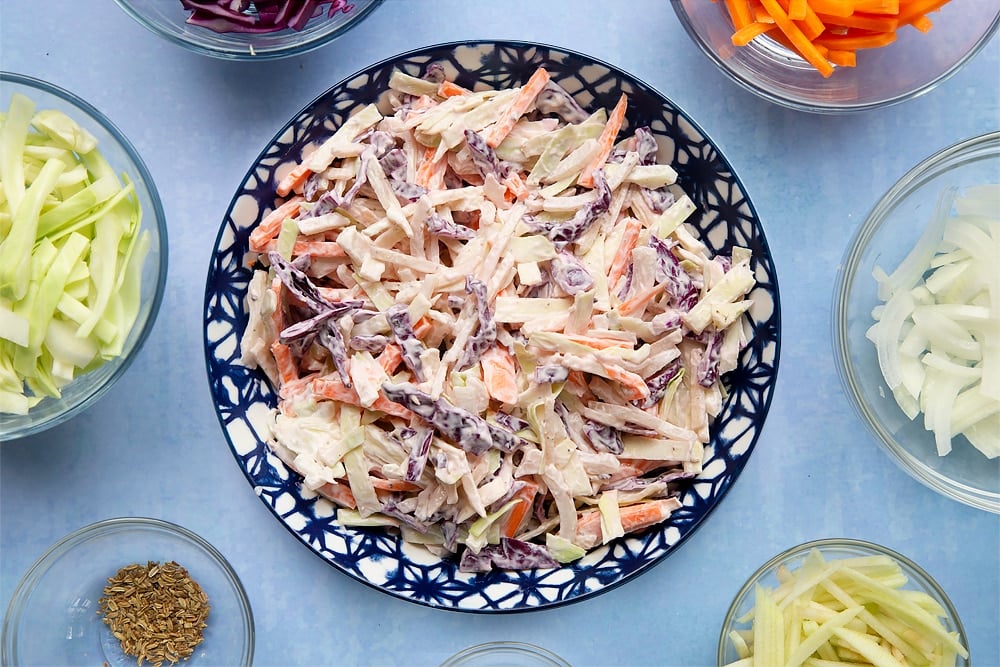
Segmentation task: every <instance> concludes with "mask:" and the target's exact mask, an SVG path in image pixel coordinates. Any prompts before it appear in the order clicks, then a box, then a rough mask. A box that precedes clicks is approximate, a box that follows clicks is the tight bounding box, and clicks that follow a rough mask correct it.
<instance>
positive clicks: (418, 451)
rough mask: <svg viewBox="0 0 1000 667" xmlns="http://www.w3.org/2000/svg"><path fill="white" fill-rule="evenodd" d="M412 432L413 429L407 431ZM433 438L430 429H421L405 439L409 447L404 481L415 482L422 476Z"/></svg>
mask: <svg viewBox="0 0 1000 667" xmlns="http://www.w3.org/2000/svg"><path fill="white" fill-rule="evenodd" d="M409 430H411V431H412V430H413V429H409ZM433 438H434V431H433V430H432V429H429V428H427V429H422V430H421V431H413V435H410V436H409V437H407V438H406V442H407V444H408V445H409V446H410V456H409V458H408V459H407V461H406V480H407V481H408V482H415V481H417V480H418V479H420V476H421V475H422V474H424V467H425V466H426V465H427V455H428V453H430V451H431V440H432V439H433Z"/></svg>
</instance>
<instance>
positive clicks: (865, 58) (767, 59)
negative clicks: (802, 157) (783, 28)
mask: <svg viewBox="0 0 1000 667" xmlns="http://www.w3.org/2000/svg"><path fill="white" fill-rule="evenodd" d="M671 1H672V4H673V6H674V11H675V12H676V13H677V17H678V18H679V19H680V22H681V24H682V25H683V26H684V29H685V30H686V31H687V33H688V35H690V37H691V39H692V40H693V41H694V42H695V44H696V45H697V46H698V48H699V49H701V50H702V51H703V52H704V53H705V55H706V56H708V58H709V59H710V60H711V61H712V62H713V63H715V65H716V66H717V67H718V68H719V69H720V70H722V72H723V73H724V74H725V75H726V76H728V77H729V78H730V79H732V80H733V81H735V82H736V83H737V84H739V85H740V86H742V87H743V88H745V89H746V90H749V91H750V92H752V93H754V94H756V95H758V96H760V97H762V98H764V99H766V100H768V101H770V102H774V103H775V104H779V105H781V106H785V107H789V108H792V109H798V110H800V111H808V112H814V113H848V112H855V111H864V110H867V109H875V108H879V107H885V106H889V105H892V104H896V103H899V102H903V101H905V100H909V99H912V98H914V97H917V96H918V95H921V94H923V93H926V92H928V91H929V90H931V89H932V88H934V87H935V86H936V85H938V84H939V83H941V82H942V81H944V80H945V79H947V78H948V77H950V76H951V75H953V74H954V73H955V72H957V71H958V70H959V69H960V68H961V67H962V66H963V65H964V64H965V63H966V62H968V61H969V60H970V59H971V58H972V57H973V56H974V55H976V53H978V52H979V50H980V49H982V48H983V46H984V45H985V44H986V43H987V42H988V41H989V40H990V38H991V37H992V36H993V35H994V34H995V33H996V32H997V28H998V26H1000V8H998V6H997V4H996V2H994V1H993V0H967V1H966V2H961V3H959V2H952V3H950V4H947V5H945V6H944V7H943V8H941V10H940V11H936V12H933V13H931V14H930V18H931V20H932V21H933V24H934V27H933V28H932V29H931V30H930V31H929V32H927V33H922V32H919V31H918V30H916V29H915V28H913V27H910V26H906V27H905V28H902V29H900V30H899V31H898V33H897V39H896V41H895V42H894V43H892V44H889V45H888V46H884V47H881V48H877V49H866V50H861V51H859V52H858V55H857V66H856V67H836V68H834V72H833V74H832V75H831V76H829V77H827V78H824V77H823V76H822V75H821V74H820V73H819V72H817V71H816V70H815V69H814V68H813V67H812V66H811V65H809V64H808V63H807V62H806V61H805V60H803V59H802V58H801V57H799V56H798V55H797V54H794V53H793V52H792V51H790V50H788V49H787V48H785V47H784V46H782V45H780V44H779V43H778V42H776V41H775V40H773V39H771V38H770V37H768V36H767V35H761V36H758V37H756V38H754V39H753V41H751V42H750V44H748V45H747V46H740V47H737V46H734V45H733V43H732V41H731V37H732V34H733V24H732V22H731V21H730V18H729V14H728V12H727V10H726V5H725V3H723V2H705V1H704V0H671Z"/></svg>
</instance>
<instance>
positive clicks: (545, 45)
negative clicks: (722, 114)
mask: <svg viewBox="0 0 1000 667" xmlns="http://www.w3.org/2000/svg"><path fill="white" fill-rule="evenodd" d="M483 46H487V47H498V48H509V49H522V50H523V49H545V50H548V51H551V52H553V53H558V54H561V55H566V56H570V57H573V58H575V59H580V60H585V61H587V62H590V63H593V64H596V65H599V66H601V67H603V68H605V69H607V70H608V71H610V72H613V73H615V74H617V75H620V76H622V77H624V78H626V79H628V80H629V81H630V82H631V83H633V84H635V85H636V86H637V87H638V88H640V89H643V90H646V91H648V92H649V93H650V94H652V95H655V96H656V97H657V98H658V99H660V100H663V101H666V102H667V103H669V105H670V106H671V107H673V108H674V109H675V110H676V112H677V114H678V115H679V116H680V117H681V118H683V119H684V121H685V122H686V123H688V124H689V125H690V126H691V127H692V128H693V129H694V130H695V131H696V132H697V133H698V134H700V135H701V136H702V137H703V138H704V139H705V140H706V141H708V142H709V143H710V144H711V145H712V147H713V149H714V152H715V153H717V155H718V158H719V159H720V160H721V161H722V163H723V164H724V165H725V166H726V167H727V168H728V170H729V174H730V178H731V179H732V181H733V182H734V183H736V184H738V185H739V187H740V191H741V192H742V193H743V195H744V199H745V202H746V206H747V208H748V209H749V211H750V212H751V213H752V217H753V220H754V221H755V222H756V227H757V228H758V230H759V231H760V237H759V239H758V242H759V243H760V246H761V248H762V249H763V251H764V254H763V256H762V259H761V261H762V262H764V263H765V265H766V266H768V267H770V272H771V275H770V280H771V286H770V287H769V288H768V292H769V295H770V299H771V302H772V304H773V314H772V315H770V316H769V317H768V318H766V319H768V320H772V321H773V322H774V327H773V328H774V331H775V333H774V334H773V339H774V340H773V360H772V361H771V362H770V364H771V366H772V367H773V371H772V373H771V379H770V380H769V382H768V383H767V384H768V387H767V389H766V390H765V391H764V392H763V394H764V396H763V399H762V400H761V401H760V402H759V403H758V404H757V410H758V412H757V413H756V414H758V415H759V419H760V425H759V426H757V427H756V430H755V432H754V435H753V437H752V439H751V442H750V443H749V444H748V445H747V447H746V451H745V453H744V454H742V455H741V457H740V458H739V460H738V461H737V462H736V463H735V464H734V465H733V466H731V467H730V468H729V471H728V472H731V475H732V476H731V478H730V479H729V480H728V482H727V484H726V485H725V488H724V489H723V490H722V491H720V492H718V493H717V495H716V496H715V497H714V498H713V504H712V506H711V507H710V508H709V509H708V511H705V512H702V513H701V514H700V515H699V517H698V518H697V520H695V521H694V522H693V524H692V526H691V528H690V529H689V530H687V531H686V532H685V533H684V534H683V535H681V537H680V538H679V539H678V540H677V541H676V543H675V544H673V545H672V546H671V547H670V548H669V549H668V551H667V552H666V553H665V554H663V555H661V556H659V557H657V558H656V559H654V560H652V561H650V562H646V563H644V564H643V565H641V566H640V567H639V568H637V569H636V570H635V571H633V572H631V573H630V574H628V575H625V576H623V577H620V578H617V579H615V580H613V581H611V582H610V583H602V585H601V587H600V588H598V589H596V590H591V591H586V592H584V593H581V594H575V595H573V596H572V597H569V598H566V599H558V600H555V601H545V602H543V603H541V604H538V605H535V606H519V607H512V608H504V607H496V606H488V607H482V608H469V607H464V606H461V605H450V604H440V603H435V602H431V601H429V600H426V599H421V598H418V597H414V596H412V595H409V594H406V593H404V592H402V591H399V590H394V589H392V588H388V587H386V586H383V585H379V584H378V583H376V582H374V581H371V580H370V579H369V578H367V577H363V576H359V575H358V574H356V573H355V572H353V571H351V570H349V569H347V568H346V567H345V566H344V565H343V564H342V563H338V562H335V561H333V560H331V559H329V558H327V557H326V556H325V555H324V554H323V553H321V552H320V551H319V550H318V549H317V548H316V547H315V546H314V545H312V544H309V543H307V541H306V540H304V539H303V536H302V534H301V533H299V532H297V531H296V530H295V529H293V527H292V526H291V525H289V522H288V521H286V520H285V519H284V518H283V517H282V516H281V515H280V514H279V513H278V512H277V511H276V509H275V507H274V506H272V505H271V504H269V503H267V501H266V500H265V498H264V496H263V495H262V494H260V493H258V494H257V495H258V496H259V497H260V499H261V500H262V502H265V505H266V506H267V509H268V510H269V512H271V513H272V515H274V517H275V518H277V519H278V522H279V523H280V524H281V526H282V527H283V528H285V530H287V531H288V532H289V533H290V534H291V535H292V536H293V537H294V538H295V539H296V540H297V541H299V542H301V543H303V544H305V545H306V546H308V547H309V548H310V550H311V551H312V553H313V554H314V555H316V556H317V557H319V558H320V559H322V560H323V561H324V562H326V563H327V564H328V565H330V566H332V567H334V568H335V569H337V570H338V571H340V572H341V573H342V574H345V575H347V576H349V577H351V578H352V579H355V580H356V581H359V582H360V583H362V584H363V585H365V586H368V587H369V588H372V589H373V590H376V591H379V592H381V593H384V594H387V595H389V596H391V597H394V598H397V599H400V600H404V601H406V602H410V603H413V604H416V605H419V606H425V607H430V608H433V609H442V610H445V611H450V612H456V613H460V614H473V615H477V614H482V615H493V614H497V615H510V614H522V613H531V612H536V611H542V610H546V609H552V608H556V607H560V606H565V605H568V604H576V603H578V602H581V601H584V600H587V599H591V598H594V597H596V596H598V595H602V594H604V593H607V592H609V591H611V590H613V589H615V588H617V587H619V586H622V585H624V584H626V583H628V582H629V581H631V580H633V579H634V578H636V577H637V576H640V575H642V574H643V573H645V572H648V571H649V570H650V569H652V568H653V567H655V566H656V565H658V564H660V563H662V562H663V561H664V560H666V558H667V557H668V556H670V555H671V554H672V553H674V551H675V550H676V549H678V548H680V547H681V545H682V544H684V543H685V542H686V541H687V540H688V539H689V538H690V537H691V535H693V534H694V533H695V532H696V531H697V530H698V529H699V528H700V527H701V526H703V525H704V523H705V520H706V519H707V517H708V516H709V515H710V514H711V513H712V512H713V511H714V510H715V509H716V508H717V507H718V505H719V503H721V501H722V500H723V499H724V498H725V496H726V495H728V492H729V490H731V488H732V486H733V484H735V482H736V481H737V480H738V479H739V477H740V475H741V473H742V471H743V469H744V468H745V467H746V464H747V463H748V461H749V458H750V455H751V454H752V453H753V450H754V449H755V447H756V445H757V443H758V442H759V440H760V437H761V434H762V431H763V425H764V423H765V422H766V418H767V416H768V415H769V413H770V407H771V404H772V401H773V398H774V389H775V387H776V381H777V377H778V372H779V368H780V359H781V342H782V339H781V333H780V332H781V299H780V287H779V279H778V271H777V263H776V262H775V257H774V254H773V252H772V250H771V247H770V245H769V242H768V240H767V237H766V234H765V229H764V225H763V221H762V219H761V217H760V215H759V213H758V210H757V208H756V206H755V204H754V203H753V200H752V198H751V196H750V194H749V190H748V189H747V187H746V185H745V183H744V181H743V179H742V178H741V177H740V176H739V174H738V172H737V170H736V169H735V168H734V167H733V165H732V162H731V159H730V158H729V157H728V156H727V155H726V154H725V153H724V152H723V150H722V147H721V145H720V144H719V143H718V142H717V141H716V140H715V139H713V138H712V136H711V135H710V134H709V133H708V132H706V131H705V130H704V128H702V126H701V125H700V124H699V123H698V121H696V120H695V119H694V118H693V117H692V116H691V115H690V113H689V112H688V111H687V110H686V109H685V107H683V106H681V105H680V104H678V103H677V102H676V101H675V100H674V99H673V98H671V97H670V96H669V95H666V94H665V93H663V92H662V91H661V90H660V89H659V88H657V87H655V86H653V85H651V84H649V83H648V82H647V81H646V80H645V79H642V78H640V77H639V76H637V75H635V74H633V73H631V72H630V71H629V70H627V69H625V68H623V67H621V66H618V65H614V64H611V63H610V62H608V61H607V60H605V59H602V58H599V57H596V56H592V55H589V54H587V53H586V52H583V51H579V50H577V49H572V48H569V47H564V46H558V45H553V44H551V43H549V42H542V41H532V40H525V39H507V38H473V39H458V40H447V41H442V42H431V43H428V44H425V45H423V46H417V47H413V48H408V49H406V50H404V51H401V52H398V53H395V54H392V55H390V56H387V57H384V58H381V59H379V60H377V61H374V62H372V63H370V64H368V65H365V66H363V67H360V68H359V69H357V70H355V71H354V72H352V73H351V74H349V75H346V76H344V77H342V78H341V79H340V80H339V81H337V82H336V83H334V84H332V85H331V86H329V87H328V88H327V89H325V90H324V91H322V92H321V93H319V94H318V95H316V96H315V97H314V98H313V99H311V100H310V101H308V102H306V103H305V104H303V105H302V107H301V108H300V109H299V110H298V111H296V112H295V113H294V114H293V115H292V117H291V118H290V119H289V120H288V121H287V122H285V123H283V124H282V125H281V126H280V127H279V128H278V129H277V130H276V131H275V132H274V133H273V135H272V136H271V137H269V138H268V139H267V140H266V142H265V143H264V144H263V146H262V148H261V150H260V151H259V153H258V154H257V155H256V156H255V157H254V158H253V160H252V161H251V162H250V165H249V167H248V168H247V170H246V172H245V173H244V175H243V176H242V177H241V179H240V180H239V182H238V185H237V189H236V193H235V194H234V197H233V200H232V201H231V202H230V204H229V208H228V209H227V212H226V214H225V215H224V216H223V219H222V221H221V223H220V225H219V231H218V233H217V235H216V238H215V241H214V245H213V253H215V252H217V251H218V248H219V245H220V243H221V241H222V239H223V237H224V235H225V234H226V233H227V229H228V228H229V226H230V224H231V221H229V220H228V216H229V215H230V214H231V212H232V208H233V205H234V202H235V201H236V199H237V197H238V196H239V194H240V191H241V188H244V187H245V185H246V183H247V182H248V181H249V179H251V177H253V175H254V174H255V172H256V171H257V170H258V169H259V166H260V162H261V161H262V160H263V159H264V158H265V157H267V156H268V155H269V153H270V151H272V150H273V147H274V144H275V142H277V141H278V140H279V139H280V138H281V137H282V136H283V135H284V134H285V133H287V132H288V130H289V129H290V128H292V127H293V126H294V125H296V124H297V123H300V122H301V116H302V115H303V113H304V112H305V111H307V110H309V109H311V108H313V107H314V106H316V105H317V104H319V103H320V102H321V101H322V100H324V99H325V98H326V97H328V96H329V95H330V93H331V91H333V90H334V89H337V88H339V87H342V86H344V85H346V84H347V83H348V82H350V81H352V80H354V79H356V78H357V77H359V76H362V75H364V74H365V73H367V72H370V71H373V70H378V69H383V68H385V67H387V66H388V65H390V64H391V63H393V62H396V61H399V60H403V59H409V58H414V57H417V56H422V55H424V54H427V53H429V52H434V51H440V50H455V49H457V48H461V47H483ZM217 270H218V269H217V267H215V265H214V264H210V266H209V270H208V272H207V275H206V281H205V298H204V302H203V322H202V328H203V333H204V331H205V330H206V328H207V325H208V324H209V322H210V318H209V313H210V312H211V297H212V290H213V284H214V283H215V282H216V281H217V280H218V279H219V278H218V276H217V275H216V272H217ZM204 347H205V349H204V354H205V370H206V377H207V380H208V382H209V385H210V386H211V385H212V384H213V381H214V379H215V378H214V373H213V350H212V349H211V348H212V346H210V345H208V343H207V338H206V344H205V346H204ZM769 349H770V346H769ZM213 398H214V394H213ZM215 411H216V417H217V418H218V421H219V425H220V426H221V428H222V432H223V437H224V438H225V441H226V444H227V446H228V447H229V449H230V452H231V453H232V454H233V455H234V457H235V458H236V460H237V463H238V464H239V466H240V470H241V472H242V473H243V475H244V477H245V478H246V479H247V481H248V482H249V483H250V484H251V486H254V487H256V484H257V481H256V480H255V479H254V478H253V476H252V474H251V471H250V469H249V467H248V466H247V465H245V464H244V463H243V462H242V455H241V454H240V453H239V451H238V450H237V448H236V445H235V443H234V441H233V438H232V433H231V431H230V428H229V423H228V419H227V417H226V416H225V415H223V414H222V412H221V411H220V410H219V406H218V405H216V406H215ZM255 437H256V436H255ZM282 465H283V464H282ZM289 472H291V471H289ZM292 474H295V473H292ZM664 525H665V524H664ZM362 530H363V529H362ZM664 530H665V528H664ZM570 565H572V564H570ZM563 567H567V566H563ZM560 569H562V568H560Z"/></svg>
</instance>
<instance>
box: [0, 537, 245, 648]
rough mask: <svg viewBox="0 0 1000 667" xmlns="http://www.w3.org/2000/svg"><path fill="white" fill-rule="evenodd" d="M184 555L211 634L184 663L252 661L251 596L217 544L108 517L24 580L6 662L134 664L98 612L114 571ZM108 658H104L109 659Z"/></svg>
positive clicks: (54, 550)
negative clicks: (202, 598)
mask: <svg viewBox="0 0 1000 667" xmlns="http://www.w3.org/2000/svg"><path fill="white" fill-rule="evenodd" d="M171 560H173V561H176V562H177V563H178V564H179V565H181V566H182V567H184V568H186V569H187V571H188V572H189V573H190V575H191V578H192V579H194V580H195V581H196V582H197V583H198V584H199V585H200V586H201V588H202V590H203V591H204V592H205V594H206V595H207V596H208V601H209V604H210V605H211V609H210V611H209V615H208V620H207V627H206V628H205V632H204V640H203V641H202V642H201V643H200V644H198V646H197V647H196V649H195V652H194V654H193V655H192V656H191V657H190V658H189V659H188V660H185V661H184V663H183V664H185V665H190V667H198V665H231V666H233V667H236V666H238V665H250V664H252V661H253V651H254V624H253V613H252V612H251V610H250V602H249V601H248V599H247V596H246V592H245V591H244V590H243V584H242V583H241V582H240V579H239V577H238V576H237V574H236V572H235V571H233V568H232V566H231V565H230V564H229V563H228V562H226V559H225V557H224V556H223V555H222V554H220V553H219V552H218V551H217V550H216V549H215V547H213V546H212V545H211V544H209V543H208V542H206V541H205V540H204V539H202V538H201V537H199V536H198V535H196V534H194V533H192V532H191V531H189V530H187V529H185V528H182V527H180V526H177V525H174V524H172V523H168V522H166V521H162V520H159V519H148V518H117V519H107V520H104V521H99V522H97V523H94V524H91V525H89V526H86V527H84V528H81V529H79V530H77V531H75V532H74V533H71V534H70V535H68V536H66V537H64V538H62V539H61V540H59V541H58V542H57V543H56V544H55V545H53V546H52V547H51V548H49V550H48V551H46V552H45V554H44V555H42V557H41V558H39V559H38V561H37V562H36V563H35V564H34V565H32V566H31V569H29V570H28V572H27V573H26V574H25V575H24V577H23V578H22V579H21V582H20V583H19V584H18V586H17V589H16V590H15V591H14V595H13V597H12V598H11V601H10V605H9V606H8V607H7V615H6V617H5V618H4V623H3V631H2V634H3V636H2V658H3V660H2V662H3V664H4V665H11V666H12V667H16V666H22V665H23V666H25V667H27V666H28V665H39V666H42V665H65V666H67V667H70V666H72V665H87V666H93V665H101V664H105V665H108V666H109V667H118V666H122V667H124V666H125V665H134V664H135V662H136V659H135V658H134V657H129V656H126V655H125V654H124V653H123V652H122V650H121V647H120V645H119V643H118V641H117V640H116V639H115V638H114V636H113V635H112V634H111V631H110V630H109V629H108V626H107V625H106V624H105V623H104V622H103V620H102V617H101V616H100V614H99V613H98V599H99V598H100V597H101V596H102V595H103V591H104V587H105V585H106V584H107V581H108V578H109V577H113V576H114V575H115V573H116V572H118V570H119V569H120V568H122V567H125V566H126V565H129V564H132V563H138V564H140V565H145V564H146V563H147V562H148V561H158V562H161V563H162V562H166V561H171ZM102 661H103V663H102Z"/></svg>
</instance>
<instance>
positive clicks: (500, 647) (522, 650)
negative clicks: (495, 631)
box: [440, 640, 569, 667]
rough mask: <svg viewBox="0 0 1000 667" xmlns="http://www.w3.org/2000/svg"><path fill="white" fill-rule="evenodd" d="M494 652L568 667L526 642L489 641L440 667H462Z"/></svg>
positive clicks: (472, 647) (551, 654) (550, 653)
mask: <svg viewBox="0 0 1000 667" xmlns="http://www.w3.org/2000/svg"><path fill="white" fill-rule="evenodd" d="M494 651H503V652H504V653H514V654H517V655H522V656H531V657H535V658H542V659H544V660H546V661H548V662H550V663H551V664H552V666H553V667H569V663H568V662H566V660H565V659H563V658H561V657H559V656H558V655H556V654H555V653H553V652H552V651H550V650H549V649H547V648H543V647H541V646H538V645H536V644H529V643H527V642H521V641H510V640H499V641H490V642H484V643H482V644H476V645H474V646H468V647H466V648H464V649H462V650H461V651H458V652H457V653H455V654H454V655H452V656H449V657H448V658H447V659H446V660H445V661H444V662H442V663H441V665H440V667H462V665H464V664H465V662H464V661H466V660H468V659H470V658H477V657H479V656H484V655H489V654H491V653H493V652H494Z"/></svg>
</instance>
